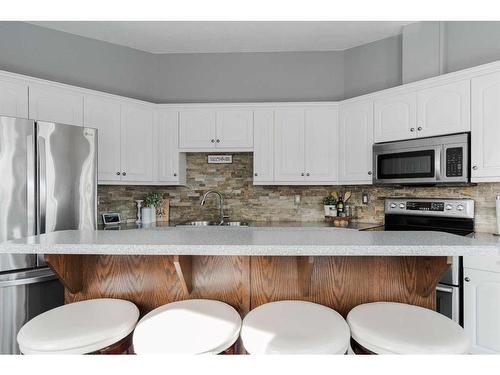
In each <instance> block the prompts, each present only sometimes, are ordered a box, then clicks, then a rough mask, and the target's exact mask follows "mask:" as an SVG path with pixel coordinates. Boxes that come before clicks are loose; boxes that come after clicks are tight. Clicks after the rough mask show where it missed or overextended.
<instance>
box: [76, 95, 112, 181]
mask: <svg viewBox="0 0 500 375" xmlns="http://www.w3.org/2000/svg"><path fill="white" fill-rule="evenodd" d="M83 122H84V125H85V126H88V127H91V128H96V129H97V130H98V133H97V139H98V165H97V175H98V180H99V181H119V180H120V176H121V168H120V102H119V101H116V100H112V99H108V98H104V97H100V96H85V99H84V115H83Z"/></svg>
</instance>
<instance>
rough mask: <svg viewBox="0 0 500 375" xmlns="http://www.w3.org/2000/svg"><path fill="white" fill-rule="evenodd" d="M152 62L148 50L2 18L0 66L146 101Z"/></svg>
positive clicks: (152, 56) (151, 93) (20, 72)
mask: <svg viewBox="0 0 500 375" xmlns="http://www.w3.org/2000/svg"><path fill="white" fill-rule="evenodd" d="M152 66H154V55H152V54H150V53H146V52H141V51H137V50H134V49H131V48H127V47H121V46H117V45H114V44H110V43H105V42H100V41H96V40H92V39H89V38H83V37H79V36H76V35H72V34H68V33H63V32H59V31H54V30H49V29H46V28H42V27H38V26H34V25H30V24H26V23H23V22H0V69H1V70H7V71H10V72H14V73H19V74H26V75H29V76H34V77H37V78H43V79H48V80H51V81H57V82H62V83H67V84H70V85H76V86H80V87H85V88H90V89H94V90H100V91H105V92H110V93H114V94H118V95H124V96H129V97H134V98H137V99H144V100H150V99H153V90H152V85H151V82H152V80H153V74H154V72H153V71H152V70H151V67H152Z"/></svg>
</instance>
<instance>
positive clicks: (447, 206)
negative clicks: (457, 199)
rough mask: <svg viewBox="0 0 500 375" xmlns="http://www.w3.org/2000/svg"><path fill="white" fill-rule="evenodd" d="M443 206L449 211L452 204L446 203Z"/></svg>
mask: <svg viewBox="0 0 500 375" xmlns="http://www.w3.org/2000/svg"><path fill="white" fill-rule="evenodd" d="M445 208H446V209H447V210H448V211H449V210H453V206H452V205H451V204H447V205H446V206H445Z"/></svg>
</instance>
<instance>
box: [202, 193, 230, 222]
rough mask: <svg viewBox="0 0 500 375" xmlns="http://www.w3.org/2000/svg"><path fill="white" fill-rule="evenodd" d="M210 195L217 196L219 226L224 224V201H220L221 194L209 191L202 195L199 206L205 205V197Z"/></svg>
mask: <svg viewBox="0 0 500 375" xmlns="http://www.w3.org/2000/svg"><path fill="white" fill-rule="evenodd" d="M210 194H217V195H218V196H219V216H220V217H219V225H222V224H224V200H223V199H222V194H221V193H219V192H218V191H217V190H209V191H207V192H206V193H205V195H203V199H202V200H201V203H200V204H201V205H202V206H204V205H205V200H206V199H207V196H208V195H210Z"/></svg>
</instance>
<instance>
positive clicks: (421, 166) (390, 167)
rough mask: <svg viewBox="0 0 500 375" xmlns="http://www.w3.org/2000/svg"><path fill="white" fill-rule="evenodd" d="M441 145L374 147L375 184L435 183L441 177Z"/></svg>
mask: <svg viewBox="0 0 500 375" xmlns="http://www.w3.org/2000/svg"><path fill="white" fill-rule="evenodd" d="M441 152H442V146H441V145H439V146H422V147H415V148H402V149H392V147H391V145H375V146H374V147H373V170H374V178H373V182H374V183H375V184H387V183H393V184H435V183H436V182H438V181H439V180H440V178H441Z"/></svg>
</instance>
